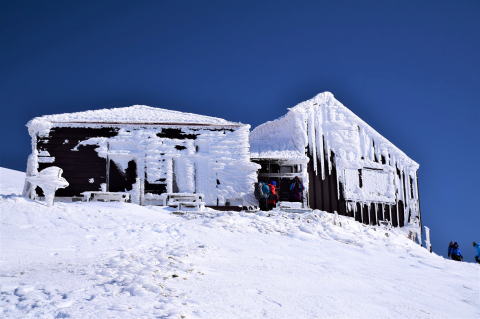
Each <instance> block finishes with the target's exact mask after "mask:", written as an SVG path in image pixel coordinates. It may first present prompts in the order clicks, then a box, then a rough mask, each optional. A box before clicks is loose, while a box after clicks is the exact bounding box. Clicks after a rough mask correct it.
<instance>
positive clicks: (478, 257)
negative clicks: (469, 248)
mask: <svg viewBox="0 0 480 319" xmlns="http://www.w3.org/2000/svg"><path fill="white" fill-rule="evenodd" d="M472 244H473V247H475V248H476V249H477V255H475V261H476V262H477V263H479V264H480V245H479V244H477V243H476V242H473V243H472Z"/></svg>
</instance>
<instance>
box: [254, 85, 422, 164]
mask: <svg viewBox="0 0 480 319" xmlns="http://www.w3.org/2000/svg"><path fill="white" fill-rule="evenodd" d="M324 143H325V144H324ZM307 147H309V149H310V152H311V153H312V152H313V153H316V155H317V156H318V158H319V159H321V158H323V152H321V151H317V150H316V149H322V148H325V149H326V150H328V152H327V154H329V151H330V150H332V151H334V152H335V154H336V155H337V160H348V161H350V162H358V161H359V160H360V159H367V160H368V159H372V160H373V157H374V155H375V156H377V158H380V156H386V157H387V156H388V157H391V158H392V159H393V161H394V162H395V163H399V164H401V166H411V167H416V168H418V164H417V163H416V162H415V161H414V160H412V159H411V158H409V157H408V156H407V155H406V154H405V153H404V152H403V151H401V150H400V149H399V148H398V147H396V146H395V145H394V144H393V143H391V142H390V141H389V140H387V139H386V138H385V137H383V136H382V135H381V134H380V133H378V132H377V131H376V130H375V129H373V128H372V127H371V126H370V125H368V124H367V123H366V122H365V121H363V120H362V119H361V118H359V117H358V116H357V115H356V114H354V113H353V112H352V111H351V110H349V109H348V108H347V107H345V106H344V105H343V104H342V103H340V102H339V101H338V100H337V99H335V97H334V95H333V94H332V93H330V92H323V93H320V94H318V95H316V96H315V97H313V98H312V99H309V100H307V101H304V102H301V103H299V104H298V105H296V106H294V107H292V108H289V109H288V112H287V114H285V115H284V116H282V117H280V118H278V119H276V120H273V121H268V122H266V123H263V124H261V125H259V126H258V127H256V128H255V129H254V130H253V131H252V133H251V134H250V150H251V157H252V158H274V156H278V158H280V159H283V158H288V157H292V156H294V157H300V156H306V153H305V150H306V148H307ZM312 155H313V154H312ZM314 157H316V156H314Z"/></svg>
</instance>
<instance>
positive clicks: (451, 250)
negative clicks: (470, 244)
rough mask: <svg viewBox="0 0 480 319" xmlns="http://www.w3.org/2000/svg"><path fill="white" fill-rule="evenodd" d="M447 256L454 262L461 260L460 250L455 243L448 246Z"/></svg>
mask: <svg viewBox="0 0 480 319" xmlns="http://www.w3.org/2000/svg"><path fill="white" fill-rule="evenodd" d="M448 256H449V257H450V258H452V259H453V260H456V261H462V260H463V256H462V252H461V251H460V248H459V246H458V243H457V242H454V243H452V242H450V245H448Z"/></svg>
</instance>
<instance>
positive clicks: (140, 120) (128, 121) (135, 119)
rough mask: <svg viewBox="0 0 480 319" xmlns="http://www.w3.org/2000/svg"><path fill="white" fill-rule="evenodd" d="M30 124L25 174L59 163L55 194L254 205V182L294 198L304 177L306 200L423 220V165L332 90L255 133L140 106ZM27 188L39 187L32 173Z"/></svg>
mask: <svg viewBox="0 0 480 319" xmlns="http://www.w3.org/2000/svg"><path fill="white" fill-rule="evenodd" d="M27 126H28V129H29V133H30V135H31V137H32V154H31V155H30V157H29V161H28V167H27V176H32V175H36V174H38V173H39V172H40V171H41V170H43V169H45V168H47V167H51V166H56V167H59V168H61V169H62V170H63V177H64V178H65V179H66V180H67V181H68V183H69V186H68V187H66V188H63V189H59V190H58V191H57V192H56V194H55V196H56V197H57V198H61V199H62V198H63V199H66V200H80V199H81V198H82V193H84V192H95V191H102V192H126V193H128V194H129V198H130V200H131V201H132V202H134V203H138V204H141V205H148V204H159V198H160V195H161V194H164V193H201V194H204V197H205V198H204V200H205V203H206V205H208V206H217V207H220V206H223V207H225V206H230V205H249V204H252V203H253V204H255V203H256V200H255V199H254V196H253V191H254V185H255V183H257V182H258V181H264V182H269V181H272V180H275V181H276V182H277V183H278V184H279V186H280V201H288V200H289V185H290V184H291V183H292V180H293V178H294V177H295V176H298V177H299V178H300V179H301V181H302V182H303V184H304V186H305V190H304V192H303V193H304V194H303V207H305V208H307V207H310V208H312V209H320V210H323V211H327V212H332V213H333V212H337V213H338V214H340V215H345V216H351V217H352V218H355V219H356V220H357V221H359V222H363V223H366V224H376V223H378V222H380V221H388V222H390V223H391V224H392V225H393V226H404V225H407V224H409V225H418V227H419V226H420V210H419V198H418V181H417V170H418V168H419V165H418V164H417V163H416V162H415V161H413V160H412V159H410V158H409V157H408V156H407V155H406V154H405V153H403V152H402V151H401V150H400V149H398V148H397V147H396V146H395V145H393V144H392V143H391V142H389V141H388V140H387V139H386V138H385V137H383V136H382V135H380V134H379V133H378V132H376V131H375V130H374V129H373V128H371V127H370V126H369V125H368V124H367V123H365V122H364V121H362V120H361V119H360V118H359V117H358V116H356V115H355V114H354V113H353V112H351V111H350V110H349V109H348V108H346V107H345V106H343V105H342V104H341V103H340V102H339V101H337V100H336V99H335V98H334V96H333V95H332V94H331V93H329V92H325V93H321V94H318V95H317V96H315V97H314V98H312V99H310V100H308V101H305V102H302V103H300V104H298V105H297V106H295V107H292V108H290V109H289V110H288V112H287V113H286V114H285V115H284V116H282V117H281V118H279V119H276V120H273V121H269V122H266V123H264V124H262V125H260V126H258V127H257V128H255V129H254V130H253V131H252V132H251V133H250V132H249V129H250V126H249V125H246V124H242V123H236V122H230V121H227V120H224V119H220V118H215V117H210V116H203V115H197V114H191V113H182V112H177V111H171V110H165V109H160V108H153V107H148V106H139V105H136V106H131V107H123V108H114V109H103V110H94V111H86V112H77V113H69V114H56V115H47V116H41V117H37V118H34V119H33V120H31V121H30V122H29V123H28V125H27ZM25 194H26V195H27V196H29V197H31V198H34V197H37V196H42V190H41V189H40V188H38V187H32V185H30V187H29V184H28V182H27V183H26V188H25Z"/></svg>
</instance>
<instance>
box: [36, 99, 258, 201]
mask: <svg viewBox="0 0 480 319" xmlns="http://www.w3.org/2000/svg"><path fill="white" fill-rule="evenodd" d="M28 127H29V132H30V134H31V136H32V156H31V159H32V160H31V161H30V162H29V163H30V165H29V174H35V173H36V171H37V170H38V166H39V163H55V157H53V156H50V154H49V153H48V152H46V151H41V152H39V151H38V150H37V147H36V144H37V138H38V137H42V138H47V139H48V136H49V134H50V132H51V131H50V129H51V128H52V127H56V128H58V127H83V128H92V129H98V128H102V127H103V128H105V127H115V128H117V129H118V131H117V133H115V134H114V136H111V137H101V136H100V137H88V138H85V139H84V140H80V141H79V143H77V144H73V145H72V146H73V147H72V148H71V149H70V151H71V152H75V151H81V149H82V148H83V147H85V146H88V145H90V147H91V146H94V149H95V151H96V152H97V154H98V156H99V157H101V158H104V159H106V162H107V163H112V165H116V167H117V168H118V169H119V170H120V171H123V172H126V170H127V168H128V167H129V163H130V162H131V161H134V162H135V163H136V176H137V177H138V178H137V181H136V183H135V184H134V185H133V188H132V190H131V191H130V192H131V198H132V200H133V201H135V202H138V203H143V201H144V199H145V198H144V195H147V196H146V198H147V199H153V198H156V196H155V194H150V193H148V194H145V193H147V192H145V189H144V186H145V185H146V184H147V183H149V184H150V185H163V186H164V187H165V188H164V190H165V191H166V192H196V193H203V194H204V195H205V200H206V203H207V204H208V205H217V204H218V205H225V204H227V203H230V204H242V203H244V204H250V203H249V202H248V201H247V200H248V199H249V197H250V196H249V195H251V194H252V193H253V185H254V183H255V182H256V178H257V175H256V171H257V169H258V165H257V164H254V163H251V162H250V157H249V143H248V136H249V126H248V125H244V124H240V123H233V122H228V121H226V120H223V119H219V118H214V117H209V116H202V115H196V114H189V113H182V112H176V111H170V110H164V109H158V108H152V107H147V106H133V107H128V108H117V109H110V110H108V109H106V110H96V111H87V112H79V113H71V114H58V115H49V116H43V117H40V118H35V119H33V120H32V121H30V122H29V123H28ZM93 136H95V135H93ZM65 143H68V140H66V141H65ZM47 161H48V162H47ZM107 170H108V169H107ZM90 180H91V179H89V181H90ZM246 201H247V202H246Z"/></svg>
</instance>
